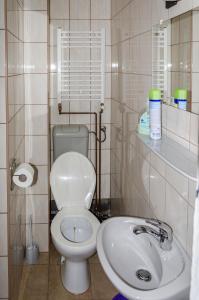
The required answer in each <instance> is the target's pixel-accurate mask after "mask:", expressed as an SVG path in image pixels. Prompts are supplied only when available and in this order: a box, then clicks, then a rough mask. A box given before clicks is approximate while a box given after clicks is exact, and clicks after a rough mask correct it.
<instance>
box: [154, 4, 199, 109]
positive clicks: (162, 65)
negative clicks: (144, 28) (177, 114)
mask: <svg viewBox="0 0 199 300" xmlns="http://www.w3.org/2000/svg"><path fill="white" fill-rule="evenodd" d="M197 50H198V51H197ZM152 55H153V57H152V84H153V87H157V88H159V89H161V91H162V100H163V102H164V103H166V104H168V105H173V106H175V107H176V108H179V109H184V110H187V111H190V112H193V113H197V114H198V113H199V80H198V83H197V79H199V59H198V57H199V9H198V10H197V9H195V10H193V11H189V12H187V13H185V14H182V15H180V16H177V17H175V18H173V19H171V20H169V21H165V22H160V24H158V25H155V26H153V29H152Z"/></svg>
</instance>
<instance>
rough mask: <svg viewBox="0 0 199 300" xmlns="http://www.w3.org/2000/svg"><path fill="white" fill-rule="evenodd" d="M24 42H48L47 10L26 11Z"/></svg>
mask: <svg viewBox="0 0 199 300" xmlns="http://www.w3.org/2000/svg"><path fill="white" fill-rule="evenodd" d="M24 42H29V43H33V42H40V43H42V42H44V43H45V42H47V11H25V12H24Z"/></svg>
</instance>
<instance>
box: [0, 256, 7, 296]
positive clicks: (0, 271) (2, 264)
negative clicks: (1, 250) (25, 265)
mask: <svg viewBox="0 0 199 300" xmlns="http://www.w3.org/2000/svg"><path fill="white" fill-rule="evenodd" d="M0 278H1V280H0V298H8V258H7V257H0Z"/></svg>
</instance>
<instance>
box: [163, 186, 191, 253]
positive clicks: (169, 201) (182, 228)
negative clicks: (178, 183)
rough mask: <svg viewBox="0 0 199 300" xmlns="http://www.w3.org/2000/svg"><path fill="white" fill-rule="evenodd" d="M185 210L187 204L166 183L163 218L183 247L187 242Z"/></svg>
mask: <svg viewBox="0 0 199 300" xmlns="http://www.w3.org/2000/svg"><path fill="white" fill-rule="evenodd" d="M187 210H188V204H187V203H186V202H185V200H184V199H183V198H182V197H181V196H180V195H179V194H178V193H177V192H176V191H175V189H174V188H172V186H171V185H169V184H166V210H165V220H166V222H168V224H169V225H170V226H171V227H172V228H173V230H174V234H175V235H176V236H177V237H178V239H179V240H180V242H181V243H182V245H183V247H184V248H185V249H186V243H187Z"/></svg>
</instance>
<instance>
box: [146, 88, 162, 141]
mask: <svg viewBox="0 0 199 300" xmlns="http://www.w3.org/2000/svg"><path fill="white" fill-rule="evenodd" d="M161 104H162V101H161V91H160V90H159V89H151V90H150V92H149V119H150V137H151V139H153V140H159V139H161V137H162V124H161Z"/></svg>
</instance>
